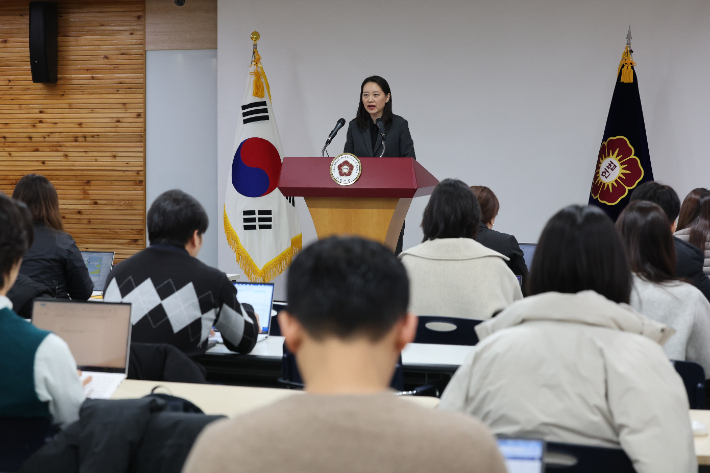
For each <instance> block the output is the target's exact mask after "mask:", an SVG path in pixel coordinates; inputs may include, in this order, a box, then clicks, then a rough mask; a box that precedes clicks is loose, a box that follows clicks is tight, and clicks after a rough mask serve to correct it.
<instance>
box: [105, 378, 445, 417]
mask: <svg viewBox="0 0 710 473" xmlns="http://www.w3.org/2000/svg"><path fill="white" fill-rule="evenodd" d="M155 386H162V387H163V388H164V389H160V390H158V391H157V392H161V393H167V394H172V395H173V396H179V397H182V398H185V399H187V400H189V401H192V402H193V403H194V404H195V405H196V406H198V407H199V408H200V409H202V410H203V411H204V412H205V414H209V415H226V416H229V417H234V416H237V415H240V414H244V413H245V412H249V411H252V410H254V409H257V408H259V407H264V406H267V405H269V404H272V403H274V402H276V401H278V400H280V399H283V398H285V397H287V396H301V395H303V391H297V390H292V389H273V388H252V387H246V386H218V385H214V384H187V383H165V382H158V381H137V380H134V379H126V380H124V381H123V382H122V383H121V385H120V386H119V387H118V389H117V390H116V392H114V393H113V396H111V399H131V398H140V397H143V396H146V395H148V394H150V391H151V390H152V389H153V388H154V387H155ZM402 399H406V400H407V401H411V402H416V403H417V404H419V405H421V406H423V407H429V408H432V409H433V408H434V407H436V406H437V405H438V404H439V400H438V399H437V398H435V397H405V396H403V397H402Z"/></svg>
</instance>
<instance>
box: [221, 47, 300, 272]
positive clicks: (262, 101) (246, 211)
mask: <svg viewBox="0 0 710 473" xmlns="http://www.w3.org/2000/svg"><path fill="white" fill-rule="evenodd" d="M247 77H248V78H247V85H246V91H245V92H244V99H243V100H242V106H241V109H240V114H241V121H240V123H239V125H237V130H236V133H235V135H234V148H233V152H232V168H231V173H229V176H228V178H229V182H228V183H227V195H226V198H225V204H224V232H225V234H226V236H227V242H228V243H229V246H230V247H231V248H232V250H233V251H234V253H235V255H236V260H237V263H238V264H239V267H240V268H241V269H242V270H243V271H244V274H245V275H246V276H247V278H249V280H250V281H252V282H268V281H271V280H272V279H274V278H275V277H276V276H278V275H279V274H281V273H282V272H283V271H284V270H285V269H286V268H287V267H288V266H289V264H291V260H292V259H293V257H294V256H295V255H296V254H297V253H298V252H299V251H300V250H301V246H302V236H301V227H300V225H299V222H298V214H297V212H296V207H295V203H294V200H293V199H289V198H286V197H284V195H283V194H281V191H280V190H279V189H277V185H278V181H279V176H280V174H281V162H282V160H283V151H282V148H281V138H280V137H279V130H278V128H277V127H276V119H275V117H274V111H273V109H272V107H271V91H270V90H269V83H268V81H267V80H266V74H265V73H264V68H263V67H262V65H261V57H260V55H259V52H258V51H257V50H256V47H255V48H254V58H253V60H252V63H251V66H250V67H249V75H248V76H247Z"/></svg>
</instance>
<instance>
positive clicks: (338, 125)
mask: <svg viewBox="0 0 710 473" xmlns="http://www.w3.org/2000/svg"><path fill="white" fill-rule="evenodd" d="M344 126H345V119H344V118H341V119H339V120H338V122H337V123H336V124H335V128H333V131H331V132H330V135H328V139H327V140H325V145H324V146H323V150H322V151H321V152H320V155H321V156H323V157H325V154H326V152H325V149H326V148H327V147H328V145H329V144H330V142H331V141H333V138H335V135H337V134H338V132H339V131H340V129H341V128H342V127H344Z"/></svg>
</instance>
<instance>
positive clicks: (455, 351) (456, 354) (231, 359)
mask: <svg viewBox="0 0 710 473" xmlns="http://www.w3.org/2000/svg"><path fill="white" fill-rule="evenodd" d="M283 342H284V337H276V336H271V337H268V338H267V339H266V340H264V341H262V342H258V343H257V344H256V346H255V347H254V350H252V352H251V353H249V354H246V355H239V354H236V353H234V352H231V351H229V350H228V349H227V348H226V347H225V346H224V345H222V344H218V345H217V346H215V347H212V348H211V349H209V350H208V351H207V353H206V354H205V355H202V356H200V357H198V358H197V361H199V362H200V363H201V364H202V365H204V366H205V368H207V377H208V379H209V380H210V381H214V382H220V383H230V384H251V385H261V386H273V385H275V382H276V379H278V378H279V377H280V376H281V357H282V356H283ZM471 348H472V347H467V346H458V345H428V344H421V343H410V344H409V345H407V346H406V347H405V348H404V350H402V365H403V368H404V384H405V389H412V388H414V387H416V386H422V385H424V384H429V383H431V382H437V381H440V380H444V381H447V380H448V379H449V378H450V377H451V375H453V373H454V372H455V371H456V369H457V368H458V367H459V366H460V365H461V364H462V363H463V361H464V360H465V359H466V356H467V355H468V353H469V352H470V351H471Z"/></svg>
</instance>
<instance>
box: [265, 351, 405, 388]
mask: <svg viewBox="0 0 710 473" xmlns="http://www.w3.org/2000/svg"><path fill="white" fill-rule="evenodd" d="M283 352H284V353H283V357H282V358H281V378H279V382H280V383H281V384H284V385H286V386H287V387H289V388H303V386H304V384H303V378H301V373H300V372H299V371H298V365H297V364H296V356H295V355H294V354H293V353H291V352H290V351H288V348H286V344H285V343H284V348H283ZM390 387H391V388H392V389H394V390H395V391H403V390H404V369H403V368H402V356H401V355H400V357H399V362H398V363H397V366H396V367H395V370H394V375H393V376H392V381H391V382H390Z"/></svg>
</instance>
